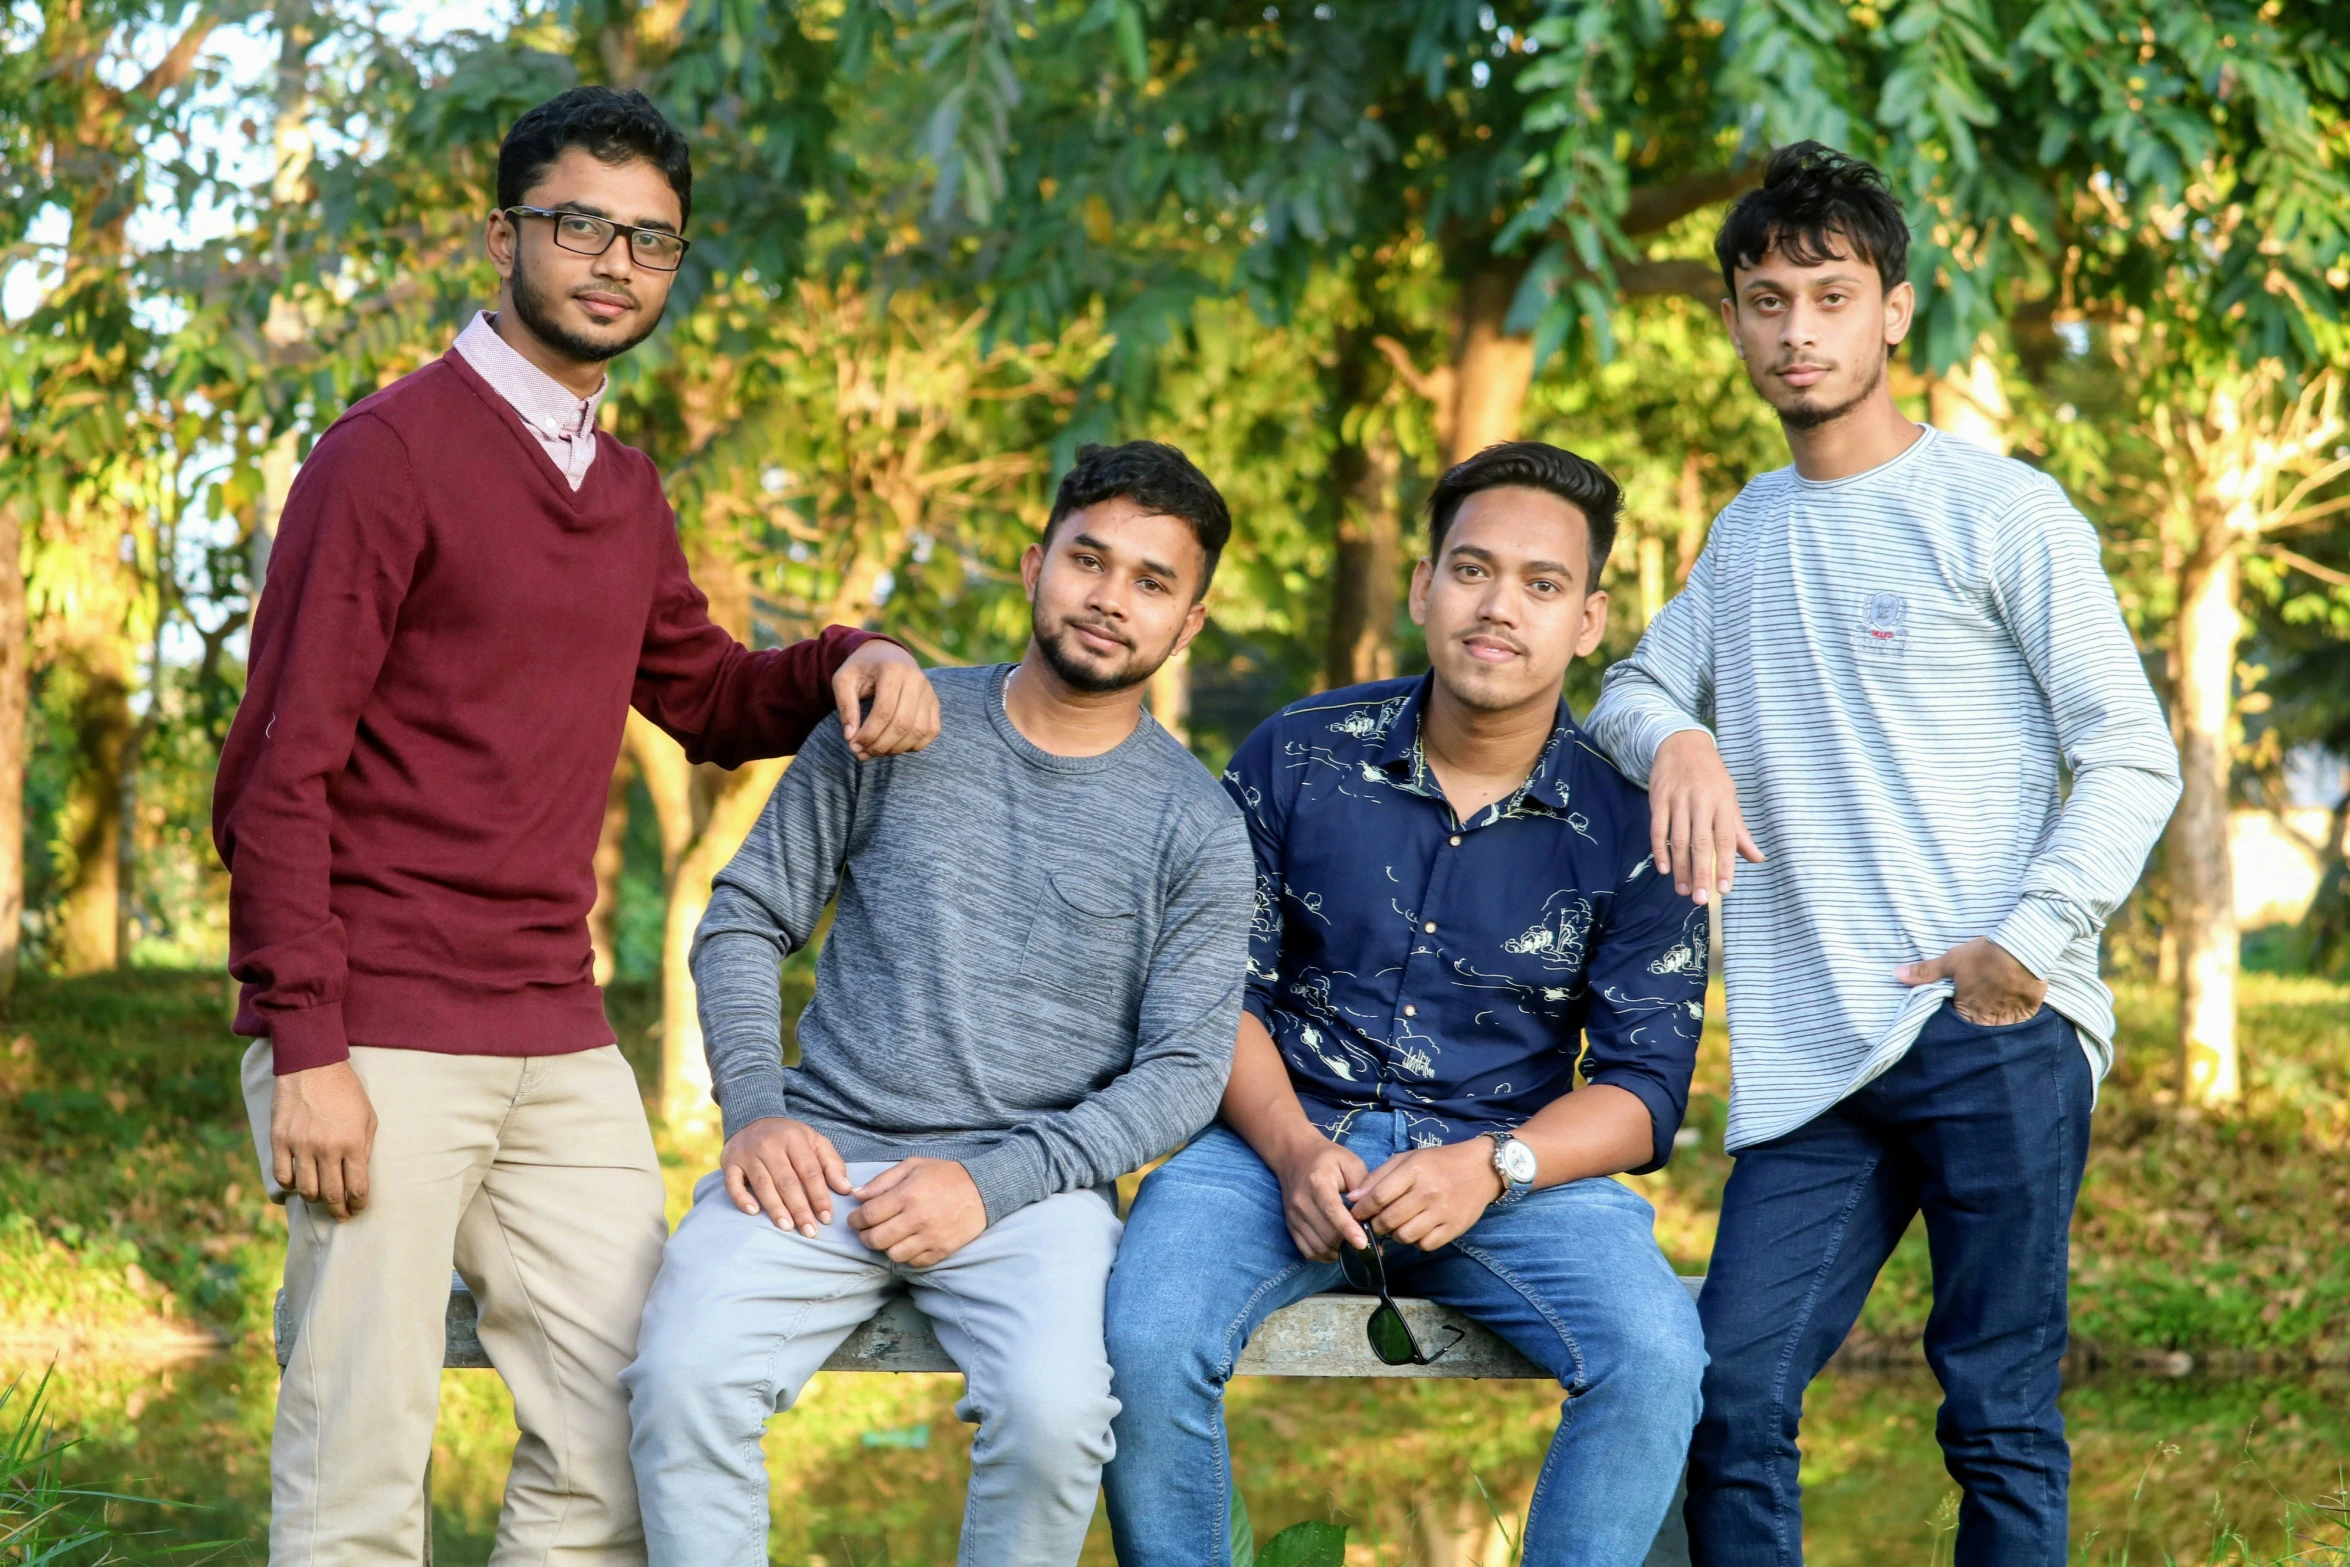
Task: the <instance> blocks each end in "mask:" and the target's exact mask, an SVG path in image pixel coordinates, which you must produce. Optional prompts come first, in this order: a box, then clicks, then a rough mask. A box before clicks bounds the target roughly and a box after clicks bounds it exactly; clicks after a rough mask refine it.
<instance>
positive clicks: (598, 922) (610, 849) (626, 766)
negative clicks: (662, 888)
mask: <svg viewBox="0 0 2350 1567" xmlns="http://www.w3.org/2000/svg"><path fill="white" fill-rule="evenodd" d="M635 783H636V769H635V767H633V766H631V765H630V762H629V756H628V751H627V749H626V748H625V747H623V748H622V750H621V753H620V758H619V760H618V761H616V762H614V763H613V764H612V781H611V782H610V783H609V784H607V785H606V786H605V789H604V826H603V830H602V831H600V832H599V833H597V835H596V859H595V866H596V901H595V906H594V907H592V908H590V909H589V910H588V943H589V945H590V946H592V947H593V948H594V949H595V954H596V958H595V973H596V983H597V984H599V985H609V984H611V983H612V975H613V973H614V971H615V969H616V968H617V966H618V964H619V961H620V959H619V953H620V873H621V871H622V870H623V869H624V868H625V866H626V862H627V859H628V796H629V792H630V790H631V788H632V787H633V786H634V784H635Z"/></svg>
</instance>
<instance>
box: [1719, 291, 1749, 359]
mask: <svg viewBox="0 0 2350 1567" xmlns="http://www.w3.org/2000/svg"><path fill="white" fill-rule="evenodd" d="M1721 312H1722V330H1723V331H1725V332H1727V333H1729V334H1730V346H1731V347H1732V348H1734V349H1736V350H1737V351H1738V357H1739V358H1741V359H1744V358H1745V357H1746V345H1745V344H1744V343H1742V342H1740V341H1739V340H1738V301H1737V300H1735V299H1732V298H1731V297H1730V296H1729V295H1727V294H1724V295H1723V296H1722V304H1721Z"/></svg>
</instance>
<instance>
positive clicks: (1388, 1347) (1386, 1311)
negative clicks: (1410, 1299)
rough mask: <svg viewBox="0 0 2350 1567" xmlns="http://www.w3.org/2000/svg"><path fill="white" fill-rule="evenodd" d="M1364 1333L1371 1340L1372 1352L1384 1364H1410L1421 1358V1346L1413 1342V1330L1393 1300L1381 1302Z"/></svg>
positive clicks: (1366, 1325) (1372, 1314)
mask: <svg viewBox="0 0 2350 1567" xmlns="http://www.w3.org/2000/svg"><path fill="white" fill-rule="evenodd" d="M1364 1333H1365V1334H1366V1335H1367V1336H1368V1337H1369V1339H1370V1341H1371V1353H1372V1354H1374V1355H1377V1356H1378V1357H1379V1359H1380V1362H1381V1363H1382V1364H1383V1365H1390V1366H1408V1365H1410V1364H1411V1363H1412V1362H1414V1361H1416V1360H1418V1359H1419V1358H1420V1346H1419V1345H1417V1344H1415V1343H1413V1342H1412V1330H1411V1329H1410V1328H1409V1327H1408V1326H1406V1325H1405V1323H1404V1320H1403V1313H1402V1312H1400V1311H1398V1310H1396V1309H1395V1306H1394V1304H1393V1303H1392V1302H1389V1301H1381V1302H1380V1303H1379V1309H1378V1310H1377V1311H1374V1312H1372V1313H1371V1320H1370V1321H1369V1322H1368V1323H1367V1324H1365V1325H1364Z"/></svg>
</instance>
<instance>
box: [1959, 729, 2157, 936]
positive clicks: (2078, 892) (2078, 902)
mask: <svg viewBox="0 0 2350 1567" xmlns="http://www.w3.org/2000/svg"><path fill="white" fill-rule="evenodd" d="M2162 742H2163V744H2164V745H2165V746H2167V743H2168V737H2167V736H2163V737H2162ZM2164 760H2165V759H2160V758H2150V759H2149V760H2148V761H2147V762H2145V763H2143V764H2141V765H2136V766H2121V765H2111V764H2108V765H2104V766H2098V767H2095V768H2092V769H2090V770H2088V771H2086V772H2082V773H2080V774H2077V775H2076V777H2075V779H2074V783H2073V788H2072V793H2071V794H2070V795H2069V796H2068V797H2067V798H2066V800H2065V802H2064V806H2063V814H2062V815H2061V816H2060V817H2059V818H2058V820H2057V826H2056V831H2054V832H2053V833H2051V834H2050V835H2049V837H2048V841H2047V842H2046V843H2045V844H2043V845H2042V846H2041V848H2040V852H2039V853H2038V854H2036V855H2035V856H2034V857H2033V859H2032V863H2031V864H2030V866H2028V867H2027V868H2026V870H2025V872H2024V882H2023V887H2022V889H2021V892H2020V894H2019V896H2018V897H2017V900H2016V904H2015V907H2014V908H2013V909H2012V910H2010V911H2009V912H2008V914H2007V916H2006V918H2004V919H2002V920H2001V921H2000V923H1999V924H1998V925H1997V926H1996V927H1994V928H1993V929H1992V930H1991V931H1990V932H1989V934H1990V937H1991V939H1992V940H1993V941H1995V942H1997V943H1998V944H1999V946H2000V947H2002V948H2003V949H2005V950H2006V951H2007V952H2008V953H2009V954H2010V955H2011V956H2013V957H2014V958H2015V959H2016V961H2018V962H2019V963H2021V964H2023V965H2024V967H2026V968H2028V969H2030V970H2031V971H2032V973H2033V974H2034V975H2036V976H2038V977H2039V978H2041V979H2046V978H2047V977H2048V976H2049V974H2050V973H2051V972H2052V971H2053V970H2054V968H2055V967H2056V965H2057V962H2058V960H2059V959H2060V958H2061V956H2062V955H2063V953H2064V950H2065V948H2066V947H2068V946H2070V945H2071V944H2072V943H2073V942H2075V941H2077V940H2080V939H2081V938H2083V937H2094V936H2095V935H2096V934H2097V933H2098V932H2099V931H2100V930H2102V929H2104V927H2105V922H2106V921H2107V920H2109V919H2111V918H2112V917H2113V911H2114V910H2115V909H2117V908H2119V907H2120V906H2121V903H2122V900H2123V899H2125V898H2127V897H2128V896H2129V895H2130V891H2131V889H2132V888H2133V887H2135V886H2136V885H2137V881H2138V875H2139V872H2140V871H2141V870H2142V869H2143V868H2144V865H2145V861H2146V856H2147V854H2148V852H2149V851H2151V850H2152V849H2153V847H2154V843H2155V840H2156V839H2157V838H2159V837H2161V835H2162V829H2163V827H2164V825H2165V824H2166V823H2167V822H2168V821H2169V819H2170V812H2171V807H2172V806H2173V805H2174V804H2176V803H2177V800H2178V795H2179V783H2178V774H2177V772H2176V770H2175V768H2169V767H2166V766H2165V765H2163V762H2164Z"/></svg>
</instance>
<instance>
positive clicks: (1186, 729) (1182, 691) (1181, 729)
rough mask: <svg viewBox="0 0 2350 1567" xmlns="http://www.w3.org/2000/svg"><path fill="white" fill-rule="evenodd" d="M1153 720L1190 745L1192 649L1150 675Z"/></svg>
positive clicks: (1167, 662) (1180, 653)
mask: <svg viewBox="0 0 2350 1567" xmlns="http://www.w3.org/2000/svg"><path fill="white" fill-rule="evenodd" d="M1150 704H1151V717H1153V718H1155V719H1157V720H1158V721H1159V727H1160V728H1161V729H1164V730H1166V731H1167V733H1169V734H1171V735H1173V736H1174V737H1175V738H1176V739H1177V740H1180V741H1181V742H1183V744H1185V745H1189V744H1191V649H1189V648H1185V649H1183V650H1182V651H1181V652H1179V653H1177V654H1176V655H1175V656H1174V657H1173V658H1170V659H1168V660H1167V661H1166V662H1165V663H1164V664H1161V665H1160V666H1159V667H1158V668H1157V669H1155V670H1153V671H1151V682H1150Z"/></svg>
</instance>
